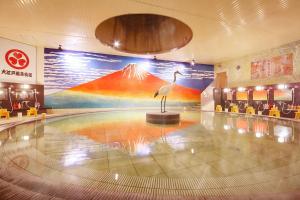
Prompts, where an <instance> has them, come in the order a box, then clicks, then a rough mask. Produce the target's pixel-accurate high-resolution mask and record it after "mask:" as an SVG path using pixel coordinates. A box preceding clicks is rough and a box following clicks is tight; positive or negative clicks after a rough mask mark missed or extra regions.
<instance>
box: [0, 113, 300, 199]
mask: <svg viewBox="0 0 300 200" xmlns="http://www.w3.org/2000/svg"><path fill="white" fill-rule="evenodd" d="M299 130H300V124H298V123H297V122H291V121H290V122H289V121H280V120H273V119H268V118H266V119H262V118H255V117H249V116H241V115H229V114H227V115H226V114H214V113H209V112H192V111H189V112H183V113H181V123H180V124H178V125H167V126H161V125H160V126H159V125H152V124H147V123H146V122H145V112H143V111H131V112H130V111H127V112H125V111H122V112H106V113H94V114H87V115H80V116H72V117H60V118H53V119H47V120H46V121H34V122H31V123H27V124H23V125H18V126H16V127H11V128H10V129H7V130H4V131H2V132H0V142H1V143H0V144H1V145H0V160H1V169H0V178H1V179H0V181H1V182H0V197H1V198H2V197H4V199H22V198H26V197H30V198H33V199H34V198H37V199H51V198H61V199H82V198H83V199H91V198H98V199H99V198H105V199H109V198H112V199H114V198H121V199H122V198H127V199H133V198H137V199H152V198H156V199H165V198H170V199H187V198H190V199H194V198H203V199H204V198H205V199H219V198H222V199H249V198H252V199H268V198H276V199H277V198H282V199H288V198H298V197H299V198H300V193H299V192H298V191H300V179H299V178H300V151H299V150H300V148H299V142H300V137H299ZM22 192H23V193H24V196H21V197H20V196H19V193H22ZM74 193H76V194H78V195H75V194H74ZM26 195H27V196H26Z"/></svg>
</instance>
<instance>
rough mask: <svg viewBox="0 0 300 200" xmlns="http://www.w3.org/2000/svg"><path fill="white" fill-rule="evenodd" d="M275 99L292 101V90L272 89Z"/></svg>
mask: <svg viewBox="0 0 300 200" xmlns="http://www.w3.org/2000/svg"><path fill="white" fill-rule="evenodd" d="M274 100H275V101H292V100H293V92H292V90H288V89H287V90H274Z"/></svg>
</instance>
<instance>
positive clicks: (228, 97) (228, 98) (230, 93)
mask: <svg viewBox="0 0 300 200" xmlns="http://www.w3.org/2000/svg"><path fill="white" fill-rule="evenodd" d="M226 95H227V100H230V101H232V92H231V91H230V92H227V93H226Z"/></svg>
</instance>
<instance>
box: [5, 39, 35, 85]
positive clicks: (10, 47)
mask: <svg viewBox="0 0 300 200" xmlns="http://www.w3.org/2000/svg"><path fill="white" fill-rule="evenodd" d="M0 82H12V83H26V84H35V83H36V48H35V47H33V46H30V45H27V44H23V43H19V42H15V41H12V40H8V39H4V38H0Z"/></svg>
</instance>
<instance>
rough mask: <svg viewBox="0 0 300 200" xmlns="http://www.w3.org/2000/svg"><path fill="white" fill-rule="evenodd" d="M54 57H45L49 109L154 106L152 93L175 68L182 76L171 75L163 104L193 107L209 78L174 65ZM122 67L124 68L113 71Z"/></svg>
mask: <svg viewBox="0 0 300 200" xmlns="http://www.w3.org/2000/svg"><path fill="white" fill-rule="evenodd" d="M45 53H46V52H45ZM54 53H55V56H53V55H54ZM54 53H49V52H48V54H46V55H47V56H45V59H46V61H47V62H46V63H45V93H46V105H47V106H51V107H53V108H101V107H106V108H113V107H156V106H159V105H160V99H157V98H156V99H155V98H154V94H155V92H156V91H157V90H158V89H159V88H160V87H161V86H163V85H166V84H169V83H170V82H171V81H172V80H171V79H172V78H173V73H174V70H175V69H176V70H179V71H181V72H182V73H183V76H181V77H179V76H178V77H177V78H178V79H177V82H176V84H174V86H173V87H172V90H171V92H170V94H169V95H168V102H167V106H187V105H195V104H199V103H200V95H201V91H202V89H205V87H206V86H207V85H208V84H209V83H210V82H211V81H212V80H213V79H212V78H211V76H212V77H213V71H204V70H200V72H201V73H197V69H193V68H190V67H189V65H187V64H185V65H183V64H180V63H178V62H169V61H168V62H167V61H164V62H163V61H158V62H148V61H147V60H146V61H147V62H148V63H150V64H149V65H148V68H147V67H145V64H144V63H145V62H146V61H145V59H138V58H134V60H132V59H133V58H130V57H121V56H108V55H106V57H105V56H104V55H102V54H92V53H85V54H84V55H82V54H78V53H77V52H75V53H74V52H73V51H72V52H57V51H55V52H54ZM97 56H98V57H97ZM126 59H128V60H126ZM131 61H135V62H131ZM105 63H108V64H105ZM122 63H124V64H125V65H123V67H121V68H120V67H118V66H119V65H120V64H122ZM99 64H101V66H99ZM104 64H105V65H104ZM178 66H181V68H180V67H178ZM175 67H176V68H175ZM198 67H199V66H198ZM206 67H207V69H211V67H212V66H206ZM212 69H213V68H212ZM200 75H201V76H200Z"/></svg>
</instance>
